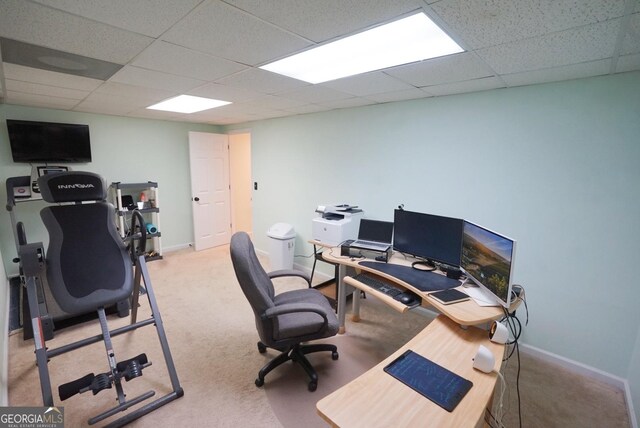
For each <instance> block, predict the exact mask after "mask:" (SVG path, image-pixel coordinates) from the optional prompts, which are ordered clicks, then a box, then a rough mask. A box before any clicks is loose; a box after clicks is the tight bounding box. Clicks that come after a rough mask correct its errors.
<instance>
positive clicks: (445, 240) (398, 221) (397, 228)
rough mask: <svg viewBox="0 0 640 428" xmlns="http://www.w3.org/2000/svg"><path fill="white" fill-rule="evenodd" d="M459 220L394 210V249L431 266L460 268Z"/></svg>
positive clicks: (460, 221) (460, 230) (460, 238)
mask: <svg viewBox="0 0 640 428" xmlns="http://www.w3.org/2000/svg"><path fill="white" fill-rule="evenodd" d="M461 247H462V220H461V219H458V218H452V217H442V216H438V215H433V214H424V213H418V212H413V211H405V210H395V213H394V216H393V249H394V250H396V251H399V252H401V253H405V254H410V255H413V256H415V257H419V258H423V259H425V260H427V261H429V262H431V263H433V262H439V263H444V264H446V265H449V266H455V267H458V266H460V252H461Z"/></svg>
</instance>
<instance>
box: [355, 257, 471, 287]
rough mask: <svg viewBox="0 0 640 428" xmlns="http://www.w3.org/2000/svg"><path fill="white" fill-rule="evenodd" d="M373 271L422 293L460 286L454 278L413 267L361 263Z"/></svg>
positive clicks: (371, 262) (368, 262) (370, 262)
mask: <svg viewBox="0 0 640 428" xmlns="http://www.w3.org/2000/svg"><path fill="white" fill-rule="evenodd" d="M359 264H360V265H361V266H365V267H368V268H371V269H375V270H378V271H380V272H384V273H386V274H388V275H391V276H393V277H396V278H398V279H399V280H401V281H404V282H406V283H407V284H411V285H412V286H414V287H415V288H417V289H418V290H420V291H426V292H429V291H438V290H446V289H448V288H455V287H458V286H459V285H460V281H458V280H457V279H453V278H447V277H446V276H444V275H440V274H437V273H435V272H427V271H421V270H418V269H414V268H412V267H411V266H402V265H396V264H392V263H380V262H373V261H362V262H360V263H359Z"/></svg>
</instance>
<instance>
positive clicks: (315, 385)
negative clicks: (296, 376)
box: [309, 382, 318, 392]
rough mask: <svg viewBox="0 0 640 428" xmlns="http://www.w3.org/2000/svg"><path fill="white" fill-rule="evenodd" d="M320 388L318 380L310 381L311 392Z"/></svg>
mask: <svg viewBox="0 0 640 428" xmlns="http://www.w3.org/2000/svg"><path fill="white" fill-rule="evenodd" d="M317 388H318V384H317V382H309V392H313V391H315V390H316V389H317Z"/></svg>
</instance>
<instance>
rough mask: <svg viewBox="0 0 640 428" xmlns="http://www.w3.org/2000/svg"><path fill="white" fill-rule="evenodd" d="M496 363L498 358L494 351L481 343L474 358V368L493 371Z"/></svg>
mask: <svg viewBox="0 0 640 428" xmlns="http://www.w3.org/2000/svg"><path fill="white" fill-rule="evenodd" d="M495 364H496V359H495V357H494V356H493V353H492V352H491V351H489V349H487V347H486V346H484V345H480V347H479V348H478V352H477V353H476V356H475V357H474V358H473V368H474V369H478V370H480V371H481V372H485V373H491V372H492V371H493V366H495Z"/></svg>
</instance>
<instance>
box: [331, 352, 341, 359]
mask: <svg viewBox="0 0 640 428" xmlns="http://www.w3.org/2000/svg"><path fill="white" fill-rule="evenodd" d="M339 357H340V355H338V353H337V352H332V353H331V359H332V360H334V361H335V360H337V359H338V358H339Z"/></svg>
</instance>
